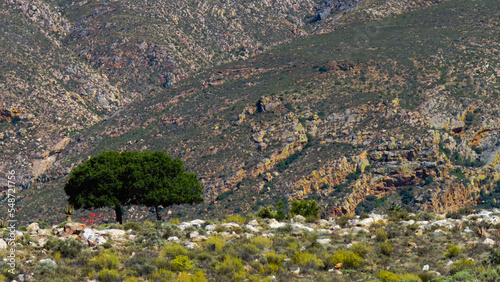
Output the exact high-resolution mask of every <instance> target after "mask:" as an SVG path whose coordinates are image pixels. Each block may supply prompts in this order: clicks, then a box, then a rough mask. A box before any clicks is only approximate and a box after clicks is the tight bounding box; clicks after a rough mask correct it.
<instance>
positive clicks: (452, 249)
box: [444, 245, 461, 258]
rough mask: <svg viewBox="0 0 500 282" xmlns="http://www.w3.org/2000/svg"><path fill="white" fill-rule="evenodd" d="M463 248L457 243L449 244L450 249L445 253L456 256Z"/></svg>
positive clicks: (452, 256) (447, 255) (446, 255)
mask: <svg viewBox="0 0 500 282" xmlns="http://www.w3.org/2000/svg"><path fill="white" fill-rule="evenodd" d="M460 251H461V248H460V247H459V246H456V245H448V251H447V252H445V253H444V256H445V257H448V258H454V257H456V256H458V255H459V254H460Z"/></svg>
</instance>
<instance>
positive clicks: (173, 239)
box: [167, 236, 180, 242]
mask: <svg viewBox="0 0 500 282" xmlns="http://www.w3.org/2000/svg"><path fill="white" fill-rule="evenodd" d="M167 241H171V242H179V241H180V240H179V237H177V236H172V237H168V239H167Z"/></svg>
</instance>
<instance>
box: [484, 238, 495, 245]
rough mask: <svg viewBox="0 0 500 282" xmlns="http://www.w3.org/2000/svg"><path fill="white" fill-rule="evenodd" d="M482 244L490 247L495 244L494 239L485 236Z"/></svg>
mask: <svg viewBox="0 0 500 282" xmlns="http://www.w3.org/2000/svg"><path fill="white" fill-rule="evenodd" d="M483 244H485V245H488V246H490V247H493V246H495V240H493V239H491V238H486V239H485V240H484V241H483Z"/></svg>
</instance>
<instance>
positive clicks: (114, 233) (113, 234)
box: [106, 229, 127, 239]
mask: <svg viewBox="0 0 500 282" xmlns="http://www.w3.org/2000/svg"><path fill="white" fill-rule="evenodd" d="M106 234H107V235H108V236H109V237H110V238H111V239H117V238H122V237H123V236H125V235H126V234H127V232H125V231H124V230H120V229H108V230H106Z"/></svg>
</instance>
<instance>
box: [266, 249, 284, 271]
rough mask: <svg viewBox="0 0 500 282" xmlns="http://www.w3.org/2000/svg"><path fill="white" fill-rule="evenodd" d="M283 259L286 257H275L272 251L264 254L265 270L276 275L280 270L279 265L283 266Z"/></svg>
mask: <svg viewBox="0 0 500 282" xmlns="http://www.w3.org/2000/svg"><path fill="white" fill-rule="evenodd" d="M285 259H286V255H277V254H276V253H274V251H273V252H269V253H266V261H267V268H268V269H269V270H270V271H271V272H273V273H276V272H277V271H278V270H279V269H280V267H281V265H283V262H284V261H285Z"/></svg>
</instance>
